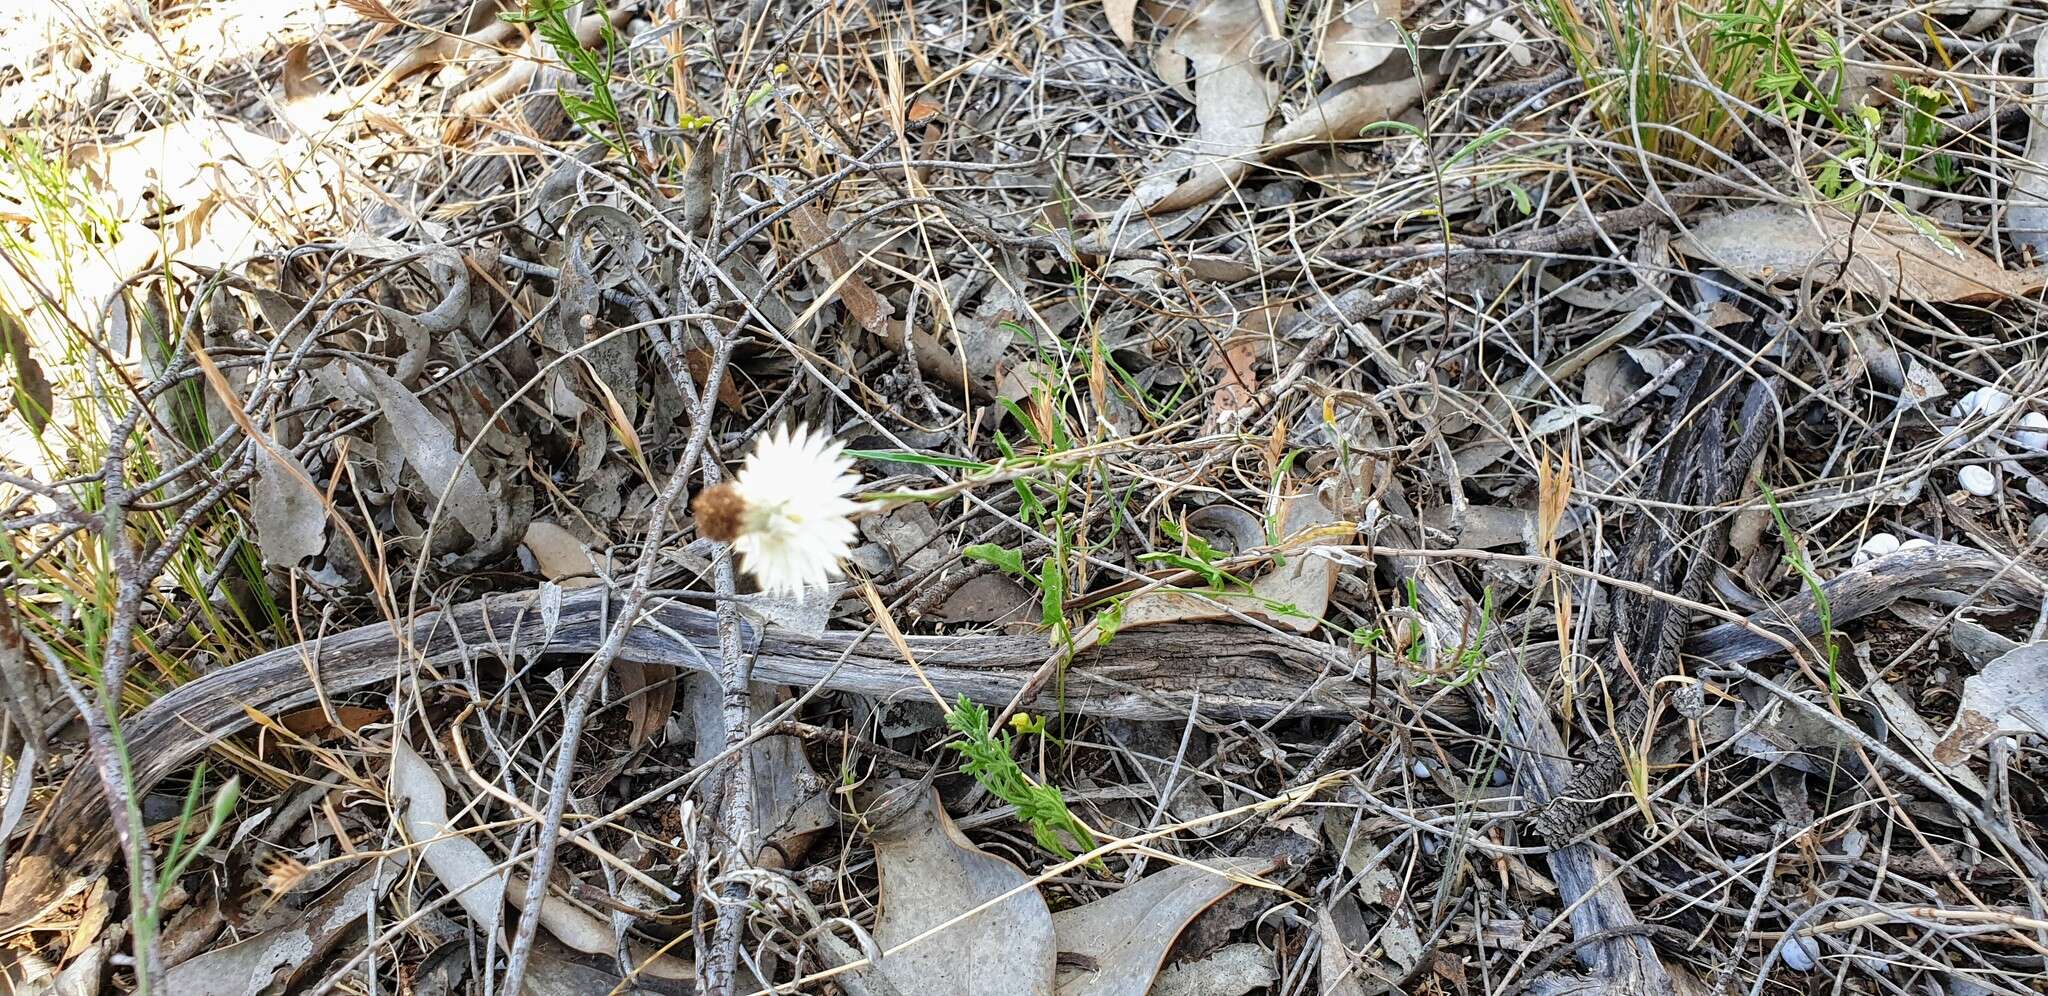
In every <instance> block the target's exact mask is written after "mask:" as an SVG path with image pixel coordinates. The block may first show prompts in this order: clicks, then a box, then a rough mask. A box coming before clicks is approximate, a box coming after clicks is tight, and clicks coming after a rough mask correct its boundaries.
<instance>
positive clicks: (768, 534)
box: [692, 425, 861, 593]
mask: <svg viewBox="0 0 2048 996" xmlns="http://www.w3.org/2000/svg"><path fill="white" fill-rule="evenodd" d="M852 469H853V461H852V460H851V459H849V458H847V457H846V456H845V455H844V454H842V453H841V452H840V444H838V443H836V442H834V441H832V440H831V439H830V438H828V437H826V436H825V435H823V434H821V433H813V432H811V430H810V429H808V428H806V427H804V426H801V425H799V426H797V427H796V428H795V429H794V430H792V429H791V428H790V427H789V426H787V425H785V426H782V427H780V428H778V429H776V430H775V431H774V432H771V433H769V434H767V435H765V436H762V437H761V438H760V439H759V440H757V441H756V442H755V443H754V451H753V452H752V453H749V454H747V459H746V462H744V463H742V464H740V471H739V473H738V474H736V475H734V477H733V479H732V480H730V481H727V482H725V483H723V484H719V485H717V486H715V487H712V488H709V489H707V490H706V491H705V492H704V493H703V494H701V495H698V496H697V500H696V502H695V503H694V505H693V506H692V511H694V513H695V514H696V516H697V531H698V533H699V534H700V535H703V536H706V537H709V538H711V539H714V540H717V541H719V542H722V543H730V544H732V548H733V551H734V552H735V553H738V554H739V556H740V566H741V567H742V568H744V569H745V570H746V572H747V573H748V574H751V575H753V576H754V580H755V581H757V582H759V583H760V585H761V588H762V590H764V591H769V592H787V593H795V592H798V591H801V590H803V589H804V588H806V587H809V586H811V585H819V584H824V583H825V582H827V581H830V580H831V579H833V578H836V577H839V576H840V569H839V562H840V561H841V560H843V559H845V557H846V555H847V553H848V552H849V551H850V550H851V549H852V546H853V515H854V513H855V512H858V511H859V510H860V507H861V506H860V503H858V502H855V501H853V500H852V499H850V498H848V497H847V495H848V493H850V492H851V491H852V490H853V489H854V487H855V486H856V485H858V484H860V477H859V476H858V475H856V474H854V473H852Z"/></svg>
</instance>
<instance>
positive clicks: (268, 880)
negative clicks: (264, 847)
mask: <svg viewBox="0 0 2048 996" xmlns="http://www.w3.org/2000/svg"><path fill="white" fill-rule="evenodd" d="M262 867H263V870H264V875H263V888H264V891H266V892H269V893H270V897H271V901H272V902H275V901H277V900H278V899H280V898H283V896H284V895H285V894H286V893H288V892H290V891H292V890H293V889H296V888H298V887H299V883H301V882H304V881H305V880H306V876H307V875H310V874H312V871H313V869H311V868H309V867H307V866H306V863H305V862H303V861H300V860H299V859H297V858H295V857H292V856H291V855H289V854H273V855H271V856H269V857H268V858H265V859H264V860H263V864H262Z"/></svg>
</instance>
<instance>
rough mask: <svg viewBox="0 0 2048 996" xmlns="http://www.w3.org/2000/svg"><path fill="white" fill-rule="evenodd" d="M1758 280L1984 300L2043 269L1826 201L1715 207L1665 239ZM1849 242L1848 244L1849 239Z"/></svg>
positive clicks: (2021, 292)
mask: <svg viewBox="0 0 2048 996" xmlns="http://www.w3.org/2000/svg"><path fill="white" fill-rule="evenodd" d="M1672 245H1673V246H1675V247H1676V248H1677V249H1678V251H1680V252H1682V253H1684V254H1686V255H1688V256H1691V257H1693V258H1695V259H1701V260H1706V261H1708V262H1711V263H1713V264H1715V265H1716V266H1719V267H1721V268H1722V269H1725V270H1727V271H1729V272H1730V273H1734V274H1737V275H1739V276H1742V277H1744V278H1747V279H1749V280H1753V281H1756V282H1758V283H1776V282H1779V281H1792V280H1800V279H1802V278H1804V277H1805V276H1806V275H1807V274H1808V273H1809V272H1811V274H1812V276H1813V279H1814V280H1815V281H1816V282H1817V283H1820V284H1826V283H1828V282H1831V281H1833V280H1835V279H1836V278H1837V277H1840V279H1842V280H1843V281H1844V282H1845V283H1846V284H1847V285H1848V286H1849V287H1850V288H1851V289H1852V290H1855V291H1858V292H1860V293H1864V294H1869V295H1871V296H1873V297H1878V298H1889V297H1891V296H1892V294H1893V293H1898V294H1900V295H1903V296H1904V297H1906V298H1908V299H1911V300H1914V301H1919V302H1922V303H1926V304H1989V303H1993V302H1997V301H2003V300H2006V299H2008V298H2013V297H2026V296H2029V295H2032V294H2034V293H2035V292H2036V291H2039V290H2040V289H2041V288H2042V286H2043V285H2044V283H2048V271H2043V270H2039V269H2036V270H2025V271H2008V270H2005V269H2004V268H2002V267H2000V266H1999V265H1998V261H1997V260H1994V259H1992V258H1991V257H1989V256H1986V255H1984V254H1983V253H1980V252H1978V251H1976V250H1974V249H1971V248H1968V247H1967V246H1963V245H1960V244H1957V243H1955V242H1954V241H1952V240H1950V239H1948V238H1946V237H1942V236H1938V235H1937V234H1936V233H1934V232H1933V230H1932V228H1931V226H1930V227H1929V228H1928V229H1925V230H1923V229H1921V228H1920V227H1918V226H1916V225H1914V224H1913V223H1911V222H1908V221H1906V220H1905V219H1902V218H1900V217H1898V216H1897V215H1893V214H1888V213H1875V214H1871V215H1868V216H1866V217H1864V218H1862V219H1861V220H1852V219H1851V218H1849V217H1848V216H1847V215H1844V214H1842V213H1841V212H1840V211H1837V210H1835V209H1833V208H1825V207H1824V208H1819V209H1817V210H1815V211H1813V212H1811V213H1809V212H1808V211H1806V210H1803V209H1799V208H1794V207H1790V206H1786V205H1778V204H1766V205H1759V206H1756V207H1747V208H1743V209H1741V210H1739V211H1731V212H1729V213H1727V214H1722V215H1716V216H1714V217H1712V218H1708V219H1706V220H1705V221H1702V222H1700V223H1698V224H1697V225H1694V226H1693V228H1692V230H1691V231H1690V232H1687V233H1686V234H1685V235H1684V236H1682V237H1680V238H1678V239H1677V240H1675V241H1674V242H1673V243H1672ZM1852 245H1853V246H1854V250H1853V252H1852V251H1851V249H1850V247H1851V246H1852Z"/></svg>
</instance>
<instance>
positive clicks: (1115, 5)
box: [1102, 0, 1138, 45]
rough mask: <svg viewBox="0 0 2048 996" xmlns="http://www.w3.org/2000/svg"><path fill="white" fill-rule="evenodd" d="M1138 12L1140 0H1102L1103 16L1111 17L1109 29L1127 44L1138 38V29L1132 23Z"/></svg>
mask: <svg viewBox="0 0 2048 996" xmlns="http://www.w3.org/2000/svg"><path fill="white" fill-rule="evenodd" d="M1137 13H1138V0H1102V16H1104V17H1107V18H1109V30H1111V31H1114V32H1116V38H1117V40H1118V41H1120V42H1123V43H1124V44H1126V45H1129V44H1130V43H1131V42H1133V41H1135V40H1137V37H1138V31H1137V28H1136V26H1134V25H1133V24H1132V20H1133V19H1134V18H1135V17H1136V16H1137Z"/></svg>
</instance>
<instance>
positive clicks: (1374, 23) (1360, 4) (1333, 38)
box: [1320, 0, 1403, 83]
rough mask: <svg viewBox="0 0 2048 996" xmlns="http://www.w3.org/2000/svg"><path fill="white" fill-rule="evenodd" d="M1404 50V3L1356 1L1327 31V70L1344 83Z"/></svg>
mask: <svg viewBox="0 0 2048 996" xmlns="http://www.w3.org/2000/svg"><path fill="white" fill-rule="evenodd" d="M1402 48H1403V44H1402V42H1401V0H1353V2H1352V3H1350V4H1348V5H1347V6H1346V7H1345V9H1344V11H1343V13H1341V14H1338V15H1336V16H1334V17H1332V18H1330V24H1329V27H1328V28H1327V29H1325V30H1324V31H1323V43H1322V46H1321V50H1320V51H1321V61H1322V64H1323V71H1324V72H1326V73H1328V74H1330V82H1331V83H1342V82H1344V81H1345V80H1348V79H1350V78H1352V77H1353V76H1363V75H1365V74H1366V73H1369V72H1372V71H1373V70H1375V69H1378V68H1379V67H1380V63H1383V62H1385V61H1387V59H1389V58H1391V57H1392V56H1393V55H1394V53H1396V52H1399V51H1401V50H1402Z"/></svg>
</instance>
